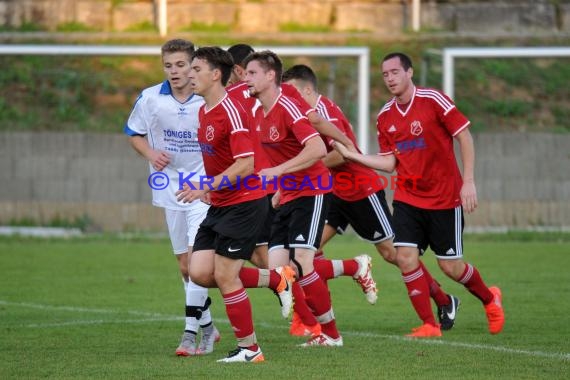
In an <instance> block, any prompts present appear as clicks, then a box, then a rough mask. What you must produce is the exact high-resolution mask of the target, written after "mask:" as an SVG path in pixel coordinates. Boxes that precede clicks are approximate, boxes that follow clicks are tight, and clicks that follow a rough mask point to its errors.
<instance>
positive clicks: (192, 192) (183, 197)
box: [176, 182, 206, 203]
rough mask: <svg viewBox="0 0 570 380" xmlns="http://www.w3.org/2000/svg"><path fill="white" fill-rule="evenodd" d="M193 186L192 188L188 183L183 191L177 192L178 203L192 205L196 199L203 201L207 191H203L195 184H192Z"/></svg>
mask: <svg viewBox="0 0 570 380" xmlns="http://www.w3.org/2000/svg"><path fill="white" fill-rule="evenodd" d="M191 184H192V186H189V185H188V184H187V183H185V184H184V187H183V188H182V190H178V191H177V192H176V199H177V200H178V202H182V203H190V202H193V201H195V200H196V199H201V198H202V197H203V196H205V195H206V190H205V189H201V188H200V186H199V184H197V183H195V182H191Z"/></svg>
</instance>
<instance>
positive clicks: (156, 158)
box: [149, 149, 170, 172]
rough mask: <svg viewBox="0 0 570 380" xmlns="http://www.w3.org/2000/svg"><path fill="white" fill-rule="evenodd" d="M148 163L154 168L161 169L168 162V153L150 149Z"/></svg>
mask: <svg viewBox="0 0 570 380" xmlns="http://www.w3.org/2000/svg"><path fill="white" fill-rule="evenodd" d="M149 161H150V164H151V165H152V167H153V168H154V170H157V171H159V172H160V171H162V169H164V168H165V167H166V166H167V165H168V164H169V163H170V155H169V154H168V153H166V152H163V151H161V150H154V149H153V150H152V151H151V153H150V157H149Z"/></svg>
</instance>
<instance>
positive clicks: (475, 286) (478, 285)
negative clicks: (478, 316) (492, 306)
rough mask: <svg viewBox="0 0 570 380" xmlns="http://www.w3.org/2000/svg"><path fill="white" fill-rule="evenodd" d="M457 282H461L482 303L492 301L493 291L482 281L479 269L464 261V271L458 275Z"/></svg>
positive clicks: (485, 303)
mask: <svg viewBox="0 0 570 380" xmlns="http://www.w3.org/2000/svg"><path fill="white" fill-rule="evenodd" d="M458 282H460V283H462V284H463V286H465V287H466V288H467V290H469V292H470V293H471V294H473V295H474V296H475V297H477V298H479V299H480V300H481V302H483V305H487V304H488V303H489V302H491V301H493V293H491V291H490V290H489V288H488V287H487V285H485V283H484V282H483V279H482V278H481V275H480V274H479V271H478V270H477V269H476V268H475V267H474V266H472V265H471V264H469V263H465V271H463V274H462V275H461V277H459V280H458Z"/></svg>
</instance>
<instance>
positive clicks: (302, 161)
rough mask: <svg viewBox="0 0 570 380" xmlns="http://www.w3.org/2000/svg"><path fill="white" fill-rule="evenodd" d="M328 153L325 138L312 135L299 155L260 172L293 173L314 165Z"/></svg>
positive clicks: (266, 173) (263, 173)
mask: <svg viewBox="0 0 570 380" xmlns="http://www.w3.org/2000/svg"><path fill="white" fill-rule="evenodd" d="M326 154H327V149H326V147H325V143H324V142H323V139H321V138H320V136H319V135H317V134H315V135H314V136H313V137H310V138H309V139H308V140H306V141H305V143H304V147H303V149H302V150H301V152H299V154H298V155H296V156H295V157H293V158H292V159H290V160H288V161H285V162H284V163H282V164H281V165H277V166H275V167H272V168H267V169H263V170H261V171H260V172H259V174H260V175H262V176H266V177H273V176H277V177H279V176H281V175H283V174H287V173H293V172H296V171H299V170H303V169H306V168H308V167H310V166H312V165H313V164H314V163H315V162H317V161H318V160H320V159H322V158H323V157H324V156H325V155H326Z"/></svg>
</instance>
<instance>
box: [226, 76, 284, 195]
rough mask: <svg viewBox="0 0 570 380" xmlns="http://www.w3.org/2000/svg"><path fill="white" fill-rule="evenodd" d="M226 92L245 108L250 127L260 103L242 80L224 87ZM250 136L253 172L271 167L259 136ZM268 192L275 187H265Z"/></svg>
mask: <svg viewBox="0 0 570 380" xmlns="http://www.w3.org/2000/svg"><path fill="white" fill-rule="evenodd" d="M226 91H227V92H228V96H229V97H230V98H232V99H233V100H235V101H237V102H239V103H240V104H241V105H242V106H243V109H245V110H246V112H247V114H248V118H249V121H248V123H247V125H246V128H247V129H250V126H251V125H252V123H253V117H254V114H255V110H256V109H257V108H259V107H261V103H260V102H259V101H258V100H257V98H254V97H252V96H250V95H249V88H248V87H247V83H245V82H244V81H240V82H236V83H234V84H233V85H231V86H229V87H227V88H226ZM251 138H252V141H253V147H254V152H255V172H256V173H257V172H259V171H260V170H261V169H264V168H269V167H271V163H270V162H269V160H268V159H267V157H266V156H265V152H264V151H263V148H262V147H261V143H260V142H259V136H258V135H257V133H252V134H251ZM266 190H267V192H268V193H270V194H273V193H275V192H276V191H277V189H276V188H275V189H269V188H267V189H266Z"/></svg>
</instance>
